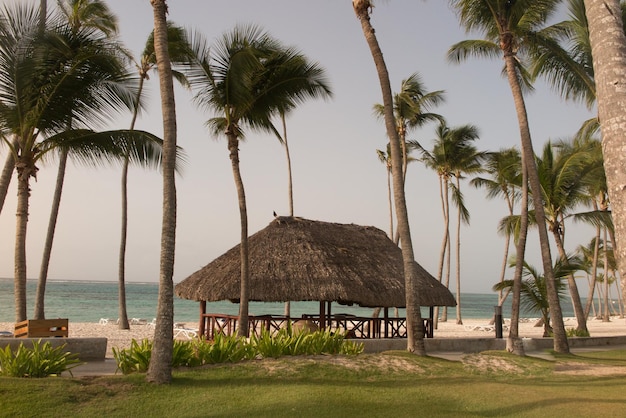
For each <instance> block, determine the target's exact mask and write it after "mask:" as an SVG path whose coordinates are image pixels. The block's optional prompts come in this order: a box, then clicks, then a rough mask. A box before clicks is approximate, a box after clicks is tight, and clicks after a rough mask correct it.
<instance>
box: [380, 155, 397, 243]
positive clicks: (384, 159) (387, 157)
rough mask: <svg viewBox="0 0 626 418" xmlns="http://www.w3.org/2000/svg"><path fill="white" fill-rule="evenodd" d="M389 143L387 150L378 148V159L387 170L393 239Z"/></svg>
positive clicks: (390, 223)
mask: <svg viewBox="0 0 626 418" xmlns="http://www.w3.org/2000/svg"><path fill="white" fill-rule="evenodd" d="M389 148H390V146H389V144H387V151H382V150H379V149H377V150H376V155H378V161H380V162H381V163H383V164H385V171H386V172H387V202H388V203H389V239H393V194H392V192H391V152H390V151H391V150H390V149H389Z"/></svg>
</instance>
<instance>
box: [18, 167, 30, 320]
mask: <svg viewBox="0 0 626 418" xmlns="http://www.w3.org/2000/svg"><path fill="white" fill-rule="evenodd" d="M31 172H32V171H31V170H30V169H29V167H28V166H27V165H23V166H22V165H20V166H18V176H17V211H16V216H17V220H16V232H15V282H14V286H15V322H21V321H25V320H26V319H27V316H26V278H27V276H26V228H27V226H28V200H29V198H30V187H29V184H28V183H29V179H30V173H31Z"/></svg>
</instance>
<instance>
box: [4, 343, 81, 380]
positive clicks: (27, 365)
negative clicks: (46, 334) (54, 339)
mask: <svg viewBox="0 0 626 418" xmlns="http://www.w3.org/2000/svg"><path fill="white" fill-rule="evenodd" d="M65 346H66V345H65V344H63V345H61V346H58V347H52V345H51V344H50V343H49V342H45V343H44V344H41V340H38V341H33V347H32V348H26V347H24V344H22V343H20V345H19V347H18V348H17V350H16V351H15V353H14V352H13V351H12V350H11V347H10V346H7V347H5V348H4V349H3V350H0V375H2V376H10V377H47V376H58V375H60V374H61V373H62V372H64V371H69V372H70V374H72V371H71V369H73V368H74V367H76V366H78V365H79V364H81V362H80V360H79V359H78V355H77V354H73V353H70V352H68V351H64V349H65Z"/></svg>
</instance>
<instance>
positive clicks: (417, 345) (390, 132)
mask: <svg viewBox="0 0 626 418" xmlns="http://www.w3.org/2000/svg"><path fill="white" fill-rule="evenodd" d="M372 6H373V1H372V0H352V7H353V8H354V12H355V13H356V16H357V18H358V19H359V21H360V22H361V29H362V30H363V36H364V37H365V40H366V42H367V44H368V46H369V49H370V52H371V54H372V58H373V60H374V64H375V66H376V72H377V73H378V80H379V82H380V87H381V92H382V96H383V106H384V109H385V128H386V131H387V136H388V137H389V143H390V148H391V161H392V163H391V166H392V167H391V168H392V173H393V192H394V193H393V195H394V204H395V207H396V218H397V222H398V235H399V237H400V242H401V244H402V259H403V261H404V284H405V288H406V314H407V350H408V351H410V352H413V353H415V354H417V355H421V356H423V355H426V349H425V347H424V324H423V322H422V315H421V312H420V305H419V290H418V288H417V267H416V263H415V256H414V253H413V242H412V241H411V230H410V227H409V215H408V210H407V206H406V199H405V194H404V182H403V181H402V177H403V174H402V149H401V145H400V139H399V136H398V131H397V129H396V121H395V117H394V114H393V97H392V93H391V84H390V82H389V73H388V71H387V65H386V64H385V59H384V58H383V53H382V51H381V49H380V45H379V44H378V39H377V38H376V33H375V31H374V28H373V27H372V24H371V22H370V13H371V12H372Z"/></svg>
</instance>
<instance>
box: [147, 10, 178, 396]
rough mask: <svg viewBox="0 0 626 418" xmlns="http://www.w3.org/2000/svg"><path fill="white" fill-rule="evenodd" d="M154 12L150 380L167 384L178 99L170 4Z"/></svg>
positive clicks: (169, 377)
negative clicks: (155, 210) (156, 252)
mask: <svg viewBox="0 0 626 418" xmlns="http://www.w3.org/2000/svg"><path fill="white" fill-rule="evenodd" d="M150 3H151V4H152V8H153V12H154V32H153V33H154V54H155V58H156V63H157V68H158V71H159V89H160V91H161V112H162V114H163V163H162V167H163V220H162V228H161V257H160V269H159V297H158V303H157V321H156V326H155V329H154V345H153V349H152V355H151V357H150V365H149V366H148V373H147V376H146V378H147V380H148V381H149V382H153V383H157V384H164V383H170V382H171V381H172V356H173V350H174V281H173V276H174V253H175V250H176V177H175V169H176V103H175V100H174V82H173V76H172V65H171V62H170V56H169V51H168V38H167V36H168V30H167V19H166V15H167V4H166V1H165V0H150Z"/></svg>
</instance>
